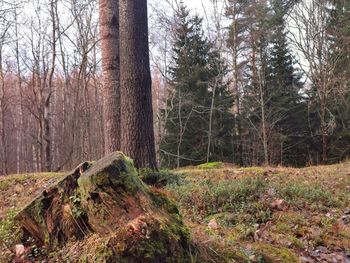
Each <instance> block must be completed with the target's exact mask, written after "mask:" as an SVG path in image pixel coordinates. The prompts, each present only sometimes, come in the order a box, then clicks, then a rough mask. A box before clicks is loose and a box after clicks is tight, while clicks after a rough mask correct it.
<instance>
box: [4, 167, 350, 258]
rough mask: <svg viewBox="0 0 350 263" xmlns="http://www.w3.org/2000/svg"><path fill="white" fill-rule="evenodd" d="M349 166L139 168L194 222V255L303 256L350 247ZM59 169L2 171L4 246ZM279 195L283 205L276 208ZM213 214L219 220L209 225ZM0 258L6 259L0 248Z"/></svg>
mask: <svg viewBox="0 0 350 263" xmlns="http://www.w3.org/2000/svg"><path fill="white" fill-rule="evenodd" d="M349 171H350V162H347V163H343V164H338V165H331V166H320V167H309V168H304V169H293V168H283V167H279V168H268V167H267V168H261V167H251V168H237V167H234V166H232V165H227V164H223V163H209V164H205V165H201V166H195V167H185V168H183V169H178V170H175V171H168V170H161V171H159V172H157V173H153V172H151V171H149V170H144V171H141V172H140V176H141V178H142V179H143V180H144V182H145V183H147V184H149V185H152V187H162V188H163V190H162V192H164V193H166V194H167V195H169V196H170V197H171V198H172V199H174V200H175V201H176V202H177V205H178V207H179V209H180V211H181V213H182V215H183V218H184V220H185V222H186V224H187V225H188V226H189V228H190V230H191V238H192V243H193V248H191V256H192V258H191V260H192V261H191V262H300V258H301V257H311V255H312V253H314V252H315V251H317V249H318V247H320V246H321V247H325V248H327V250H328V254H329V255H330V256H331V255H333V254H332V253H338V254H336V255H337V256H339V257H341V256H343V257H345V256H346V253H349V252H350V225H347V224H345V223H343V222H342V220H341V218H342V216H344V213H345V211H347V210H348V209H349V208H350V176H349ZM61 177H62V174H28V175H14V176H8V177H2V178H1V177H0V195H1V198H0V240H7V241H6V247H11V246H12V245H13V244H14V243H15V242H16V240H15V238H13V237H12V236H11V233H15V232H16V225H15V224H14V222H13V215H14V213H15V212H16V211H17V210H18V209H20V208H21V207H22V206H23V205H24V204H25V203H26V202H28V201H29V200H30V199H31V198H33V197H34V196H35V195H37V194H38V193H40V191H41V190H42V189H43V188H45V187H47V186H48V185H50V184H52V183H54V182H55V181H57V180H58V179H59V178H61ZM275 200H283V201H284V202H285V206H284V207H282V208H281V209H276V208H273V207H272V206H271V204H272V203H273V202H274V201H275ZM212 220H215V221H216V222H217V224H218V228H210V227H208V223H209V222H211V221H212ZM14 237H15V235H14ZM2 246H3V245H2ZM6 249H7V251H9V249H8V248H3V251H6ZM8 253H10V252H8ZM8 253H7V254H8ZM3 254H6V253H3ZM7 257H8V255H7ZM344 261H345V260H344ZM0 262H6V261H5V260H4V258H1V256H0Z"/></svg>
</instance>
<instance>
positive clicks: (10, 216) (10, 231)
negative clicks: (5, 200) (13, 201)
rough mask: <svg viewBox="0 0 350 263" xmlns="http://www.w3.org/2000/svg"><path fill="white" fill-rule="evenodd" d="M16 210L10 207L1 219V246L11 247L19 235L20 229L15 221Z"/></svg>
mask: <svg viewBox="0 0 350 263" xmlns="http://www.w3.org/2000/svg"><path fill="white" fill-rule="evenodd" d="M15 216H16V210H14V209H10V210H8V211H7V213H6V216H5V217H4V218H3V219H1V220H0V246H3V245H6V246H8V247H11V246H13V245H14V244H15V241H16V240H17V239H18V237H19V233H20V229H19V227H18V225H17V222H16V221H15Z"/></svg>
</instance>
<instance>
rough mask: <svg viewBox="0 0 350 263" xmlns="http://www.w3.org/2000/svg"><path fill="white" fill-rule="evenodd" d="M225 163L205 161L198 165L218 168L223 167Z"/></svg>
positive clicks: (203, 167) (206, 167)
mask: <svg viewBox="0 0 350 263" xmlns="http://www.w3.org/2000/svg"><path fill="white" fill-rule="evenodd" d="M223 165H224V164H223V163H222V162H210V163H203V164H200V165H198V167H199V168H202V169H216V168H221V167H222V166H223Z"/></svg>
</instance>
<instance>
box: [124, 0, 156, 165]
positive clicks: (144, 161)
mask: <svg viewBox="0 0 350 263" xmlns="http://www.w3.org/2000/svg"><path fill="white" fill-rule="evenodd" d="M119 3H120V4H119V16H120V40H121V41H120V49H121V50H122V52H121V54H120V66H121V67H120V70H121V73H120V84H121V109H122V110H123V114H122V115H121V127H123V128H122V136H121V150H122V151H123V152H124V153H125V154H126V155H129V156H130V157H132V158H133V159H134V161H135V165H136V167H137V168H142V167H150V168H156V167H157V164H156V155H155V143H154V130H153V109H152V88H151V73H150V64H149V47H148V25H147V1H146V0H120V2H119Z"/></svg>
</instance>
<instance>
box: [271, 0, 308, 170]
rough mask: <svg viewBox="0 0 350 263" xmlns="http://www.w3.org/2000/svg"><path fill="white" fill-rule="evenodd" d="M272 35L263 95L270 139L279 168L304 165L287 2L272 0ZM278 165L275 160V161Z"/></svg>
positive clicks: (302, 112)
mask: <svg viewBox="0 0 350 263" xmlns="http://www.w3.org/2000/svg"><path fill="white" fill-rule="evenodd" d="M270 6H271V20H270V28H271V35H270V41H269V46H270V48H269V52H268V62H267V64H268V66H267V71H266V92H267V93H268V98H269V100H268V103H267V108H268V109H269V110H268V111H269V112H271V116H270V118H271V119H272V122H273V123H274V129H273V137H274V142H275V143H277V145H276V146H275V147H276V148H280V151H279V154H278V155H277V156H278V159H279V160H280V163H281V164H284V165H285V164H288V165H304V164H305V160H306V157H305V150H304V147H305V144H304V143H305V141H306V139H307V126H306V125H305V124H306V123H307V119H306V118H305V116H306V111H307V107H306V103H305V102H304V101H303V99H302V97H301V95H300V94H301V90H302V88H303V86H302V83H301V82H300V78H301V75H300V74H299V73H298V72H297V71H296V69H295V67H294V64H295V63H294V59H293V57H292V52H291V51H290V49H289V47H288V41H287V32H286V19H285V17H286V14H287V13H288V11H289V8H290V7H291V5H290V1H285V0H271V2H270ZM275 162H277V160H275Z"/></svg>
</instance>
